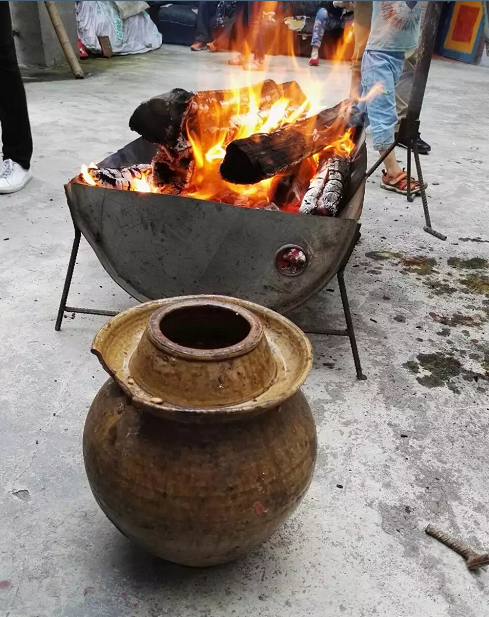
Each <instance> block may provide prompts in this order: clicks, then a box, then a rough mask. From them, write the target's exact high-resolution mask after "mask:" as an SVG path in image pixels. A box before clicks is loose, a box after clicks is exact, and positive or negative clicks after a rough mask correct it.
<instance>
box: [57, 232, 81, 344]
mask: <svg viewBox="0 0 489 617" xmlns="http://www.w3.org/2000/svg"><path fill="white" fill-rule="evenodd" d="M80 238H81V231H80V230H79V229H78V227H75V239H74V240H73V247H72V249H71V256H70V261H69V264H68V271H67V272H66V279H65V284H64V287H63V293H62V294H61V302H60V303H59V310H58V317H57V319H56V325H55V326H54V329H55V330H56V332H59V330H60V329H61V324H62V322H63V316H64V312H65V308H66V301H67V300H68V293H69V291H70V285H71V279H72V278H73V270H74V269H75V264H76V256H77V255H78V248H79V246H80Z"/></svg>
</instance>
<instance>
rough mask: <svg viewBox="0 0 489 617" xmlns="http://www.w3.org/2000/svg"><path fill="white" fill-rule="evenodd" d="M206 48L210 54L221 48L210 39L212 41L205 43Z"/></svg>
mask: <svg viewBox="0 0 489 617" xmlns="http://www.w3.org/2000/svg"><path fill="white" fill-rule="evenodd" d="M207 49H208V50H209V51H210V52H211V54H215V53H216V52H218V51H221V49H220V48H219V45H218V44H217V43H215V42H214V41H212V43H209V45H207Z"/></svg>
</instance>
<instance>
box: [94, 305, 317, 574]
mask: <svg viewBox="0 0 489 617" xmlns="http://www.w3.org/2000/svg"><path fill="white" fill-rule="evenodd" d="M92 351H93V352H94V353H95V354H96V355H97V356H98V358H99V359H100V362H101V363H102V365H103V366H104V368H105V369H106V371H107V372H108V373H109V375H110V376H111V378H110V379H109V381H108V382H107V383H106V384H105V385H104V386H102V388H101V390H100V391H99V393H98V394H97V396H96V397H95V400H94V401H93V404H92V406H91V408H90V411H89V413H88V417H87V421H86V425H85V431H84V439H83V451H84V458H85V467H86V471H87V475H88V479H89V482H90V486H91V488H92V491H93V494H94V496H95V498H96V500H97V502H98V503H99V505H100V507H101V508H102V510H103V511H104V512H105V514H106V515H107V517H108V518H109V519H110V520H111V521H112V522H113V523H114V525H115V526H116V527H117V528H118V529H119V530H120V531H121V532H122V533H123V534H125V535H126V536H127V537H128V538H131V539H132V540H134V541H135V542H137V543H138V544H139V545H141V546H142V547H144V548H145V549H146V550H148V551H149V552H151V553H154V554H155V555H158V556H160V557H162V558H164V559H167V560H170V561H173V562H176V563H179V564H184V565H190V566H208V565H214V564H218V563H223V562H226V561H230V560H232V559H235V558H237V557H239V556H241V555H243V554H245V553H247V552H248V551H250V550H251V549H253V548H255V547H256V546H258V545H260V544H261V543H262V542H264V541H265V540H267V538H269V536H270V535H271V534H272V533H273V532H274V531H276V530H277V529H278V528H279V527H280V526H281V525H282V524H283V522H284V521H285V520H286V519H287V518H288V517H289V516H290V514H291V513H292V512H293V511H294V510H295V508H296V507H297V505H298V504H299V502H300V501H301V499H302V498H303V496H304V494H305V493H306V491H307V488H308V486H309V484H310V482H311V478H312V474H313V470H314V464H315V459H316V430H315V425H314V421H313V418H312V415H311V411H310V409H309V405H308V403H307V401H306V399H305V397H304V395H303V394H302V392H301V391H300V386H301V385H302V383H303V382H304V380H305V379H306V377H307V374H308V373H309V370H310V368H311V363H312V355H311V347H310V344H309V341H308V340H307V338H306V336H305V335H304V334H303V333H302V332H301V330H299V328H297V326H295V325H294V324H292V323H291V322H290V321H288V320H287V319H286V318H284V317H282V316H280V315H279V314H277V313H275V312H273V311H271V310H269V309H265V308H263V307H260V306H258V305H256V304H253V303H251V302H245V301H241V300H236V299H233V298H227V297H221V296H190V297H184V298H173V299H168V300H159V301H155V302H147V303H145V304H141V305H139V306H136V307H135V308H132V309H129V310H128V311H125V312H123V313H121V314H119V315H117V316H116V317H114V318H113V319H111V320H110V321H109V322H108V323H107V324H106V325H105V326H104V327H103V328H102V329H101V330H100V332H99V333H98V334H97V336H96V337H95V340H94V343H93V347H92Z"/></svg>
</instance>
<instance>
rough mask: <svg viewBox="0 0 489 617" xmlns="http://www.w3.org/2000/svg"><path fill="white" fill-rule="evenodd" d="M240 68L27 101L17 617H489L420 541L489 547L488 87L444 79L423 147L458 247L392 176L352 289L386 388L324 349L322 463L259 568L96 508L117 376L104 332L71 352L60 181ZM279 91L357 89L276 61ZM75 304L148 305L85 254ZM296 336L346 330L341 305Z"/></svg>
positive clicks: (446, 559) (11, 584) (73, 336)
mask: <svg viewBox="0 0 489 617" xmlns="http://www.w3.org/2000/svg"><path fill="white" fill-rule="evenodd" d="M226 60H227V55H226V54H218V55H209V54H191V53H190V52H189V51H188V50H185V49H180V48H176V47H163V48H162V49H161V50H160V51H158V52H156V53H152V54H148V55H146V56H139V57H136V58H128V59H114V60H112V61H105V60H99V61H97V62H94V63H92V65H91V66H92V67H93V68H94V71H95V73H94V75H93V76H92V77H90V78H89V79H86V80H85V81H74V80H71V79H68V80H63V79H62V78H63V75H60V74H56V75H53V77H52V78H53V81H42V80H39V79H38V75H33V76H32V79H31V80H30V81H31V83H29V84H28V85H27V94H28V99H29V105H30V112H31V118H32V125H33V132H34V140H35V146H36V151H35V156H34V161H33V172H34V176H35V178H34V180H33V181H32V182H31V183H30V184H29V185H28V187H27V188H26V189H25V190H24V191H22V192H21V193H19V194H16V195H12V196H1V197H0V222H1V234H0V263H1V268H0V341H1V349H2V356H1V359H0V366H1V385H2V387H1V389H0V408H1V425H2V430H1V432H0V452H1V457H0V478H1V481H0V486H1V497H0V516H1V520H2V531H1V534H0V551H1V558H0V614H1V615H5V616H8V617H87V616H91V615H94V616H95V615H97V616H110V617H112V616H114V617H116V616H117V617H129V616H136V615H138V616H139V615H141V616H143V615H144V616H148V617H158V616H162V615H171V616H186V615H189V616H190V615H191V616H192V617H204V616H212V617H221V616H222V617H224V616H230V615H236V616H239V615H249V614H259V615H262V616H270V617H278V616H280V617H285V616H287V617H297V616H301V615H313V616H318V617H319V616H321V617H324V616H327V617H337V616H339V615H348V616H355V617H357V616H359V617H360V616H367V615H381V616H382V617H401V616H403V617H404V616H405V617H413V616H415V615H426V616H430V617H461V616H463V617H482V616H483V615H489V593H488V588H489V578H488V574H487V572H481V573H478V574H471V573H469V572H468V571H467V569H466V568H465V565H464V562H463V560H462V559H461V558H460V557H458V556H457V555H455V554H454V553H452V552H451V551H450V550H448V549H447V548H445V547H443V546H442V545H440V544H438V543H437V542H435V541H434V540H432V539H430V538H428V537H427V536H425V534H424V531H423V530H424V527H425V526H426V524H427V523H428V522H431V523H436V524H438V525H439V526H440V527H442V528H444V529H446V530H450V531H453V533H454V534H455V535H457V536H460V537H461V538H464V539H466V540H468V541H469V542H470V544H471V545H472V546H474V547H475V548H484V547H485V548H486V549H489V517H488V514H487V495H488V494H489V458H488V450H487V434H488V433H487V431H488V424H489V420H488V417H489V414H488V411H489V397H488V395H487V391H488V389H489V382H488V377H487V374H488V371H489V345H488V342H487V338H485V336H487V323H488V319H489V288H488V281H489V278H488V277H489V268H488V266H487V262H483V261H479V262H477V261H475V262H469V263H467V262H466V261H464V260H467V259H472V258H484V259H487V258H488V257H489V244H487V242H488V241H489V224H488V221H489V215H488V210H487V207H488V203H487V178H488V176H489V163H488V161H489V141H488V139H487V136H488V134H489V120H488V116H487V114H486V113H484V110H486V109H487V93H488V91H489V72H488V70H487V69H484V68H476V67H470V66H466V65H462V64H455V63H448V62H435V63H434V65H433V67H432V73H431V77H430V81H429V88H428V92H427V97H426V104H425V107H424V112H423V118H422V119H423V131H422V132H423V137H424V138H425V139H426V140H427V141H429V142H430V143H431V144H432V146H433V152H432V154H431V155H430V156H428V157H424V158H423V166H424V169H425V173H426V178H427V179H428V181H429V183H430V187H429V191H428V193H429V195H430V203H431V209H432V216H433V221H434V225H435V226H436V227H437V228H439V229H440V230H442V231H444V232H445V233H446V234H448V240H447V242H445V243H443V242H440V241H439V240H436V239H434V238H432V237H430V236H428V235H427V234H425V233H424V232H423V230H422V225H423V219H422V209H421V203H420V200H417V201H416V202H415V203H414V204H408V203H407V202H406V200H405V199H404V198H402V197H400V196H397V195H392V194H387V193H385V192H384V191H381V189H380V187H379V176H378V175H375V176H374V177H372V179H371V180H370V182H369V184H368V187H367V195H366V201H365V210H364V215H363V237H362V241H361V244H360V245H359V246H358V247H357V249H356V251H355V253H354V256H353V258H352V260H351V262H350V265H349V267H348V270H347V274H346V278H347V283H348V286H349V290H350V296H351V304H352V309H353V313H354V320H355V325H356V328H357V334H358V341H359V346H360V351H361V355H362V360H363V364H364V369H365V372H366V373H367V375H368V380H367V381H365V382H357V381H356V380H355V378H354V373H353V366H352V360H351V356H350V352H349V346H348V341H347V340H343V339H338V338H325V337H318V336H314V337H312V342H313V345H314V350H315V362H314V369H313V371H312V373H311V375H310V377H309V379H308V381H307V383H306V386H305V393H306V395H307V396H308V398H309V401H310V403H311V407H312V410H313V413H314V416H315V419H316V422H317V427H318V438H319V457H318V462H317V468H316V473H315V477H314V481H313V484H312V487H311V489H310V491H309V493H308V495H307V497H306V499H305V500H304V502H303V504H302V506H301V507H300V509H299V510H298V511H297V513H296V514H295V515H294V517H293V518H292V520H291V521H290V522H289V523H287V524H286V525H285V527H284V528H283V529H282V530H281V531H279V532H278V533H277V534H276V535H275V536H273V537H272V539H271V540H270V541H269V542H268V543H267V544H266V545H265V546H263V547H262V548H260V549H258V550H256V551H255V552H254V553H253V554H251V555H249V556H248V557H247V558H245V559H242V560H241V561H239V562H236V563H234V564H231V565H227V566H222V567H217V568H213V569H207V570H192V569H185V568H181V567H178V566H175V565H172V564H168V563H165V562H162V561H159V560H157V559H155V558H152V557H151V556H148V555H147V554H145V553H143V552H141V551H140V550H138V548H137V547H135V546H134V545H133V544H131V543H130V542H129V541H127V540H126V539H125V538H124V537H123V536H121V535H120V534H119V532H117V531H116V530H115V529H114V528H113V527H112V525H111V524H110V523H109V521H108V520H107V519H106V518H105V517H104V515H103V514H102V512H101V511H100V510H99V508H98V507H97V505H96V503H95V501H94V499H93V497H92V495H91V492H90V489H89V487H88V484H87V480H86V477H85V473H84V468H83V460H82V453H81V435H82V430H83V423H84V420H85V416H86V413H87V409H88V407H89V405H90V402H91V400H92V398H93V396H94V395H95V393H96V391H97V389H98V388H99V387H100V385H101V384H102V383H103V382H104V381H105V378H106V375H105V373H104V372H103V370H102V369H101V367H100V366H99V365H98V362H97V360H96V359H95V357H94V356H92V355H91V354H90V351H89V349H90V343H91V340H92V337H93V335H94V334H95V332H96V331H97V330H98V328H100V327H101V326H102V325H103V323H104V322H105V318H99V317H90V316H80V315H77V316H76V318H74V319H73V320H72V319H69V318H68V319H67V320H66V321H65V324H64V327H63V330H62V331H61V332H60V333H55V332H54V319H55V316H56V311H57V306H58V301H59V296H60V293H61V288H62V283H63V279H64V275H65V268H66V264H67V260H68V256H69V251H70V246H71V242H72V227H71V223H70V219H69V214H68V208H67V206H66V203H65V199H64V194H63V183H65V182H66V181H67V180H68V179H69V178H71V177H73V176H74V175H75V174H76V173H77V172H78V170H79V168H80V165H81V163H83V162H86V163H88V162H90V161H91V160H100V159H102V158H103V157H104V156H105V155H106V154H107V153H109V152H112V151H114V150H116V149H117V148H119V147H120V146H122V145H124V144H125V143H126V142H128V141H130V140H131V139H132V138H133V137H134V135H133V134H131V132H130V131H129V129H128V128H127V121H128V118H129V115H130V113H131V112H132V110H133V109H134V107H135V106H136V105H137V104H138V103H139V102H140V101H141V100H142V99H144V98H147V97H150V96H151V95H154V94H157V93H159V92H162V91H165V90H167V89H170V88H172V87H175V86H182V87H186V88H198V87H202V88H203V87H222V86H225V85H226V83H227V80H228V78H229V76H230V75H232V76H233V77H234V78H235V79H236V80H240V81H241V82H244V79H245V75H244V74H243V73H242V72H241V71H240V69H234V68H233V69H231V68H229V67H228V66H227V64H226ZM85 66H87V65H85ZM269 74H270V76H271V77H273V78H276V79H280V78H287V77H291V76H294V77H295V78H297V79H298V80H299V81H300V82H301V84H304V85H307V84H308V82H310V83H311V84H313V85H315V87H316V89H317V88H319V92H320V94H321V100H322V102H324V103H336V102H337V101H338V100H339V98H340V97H342V96H344V95H346V93H347V90H348V80H349V68H348V66H347V65H343V66H341V67H340V68H339V69H336V70H333V68H332V66H331V65H329V64H327V63H323V64H322V65H321V67H320V68H319V69H317V70H314V72H312V73H309V70H308V68H307V67H306V60H305V59H300V60H299V61H298V68H297V69H294V68H293V66H292V64H291V62H290V61H289V60H288V59H286V58H274V59H272V62H271V67H270V71H269ZM48 77H49V76H48ZM255 77H256V79H257V80H258V79H259V78H261V76H258V75H257V76H254V78H255ZM403 154H404V151H401V150H400V151H399V156H400V157H402V156H403ZM371 160H373V156H372V153H371ZM454 258H456V259H454ZM469 266H478V268H476V269H474V268H473V267H472V268H469ZM71 300H72V302H73V303H77V304H79V305H85V306H94V307H107V308H113V309H124V308H126V307H128V306H130V305H132V304H133V303H134V301H133V300H131V299H130V298H128V297H127V296H126V295H125V293H124V292H122V291H121V290H120V289H119V288H118V287H117V286H116V285H115V284H114V283H113V282H112V281H111V279H110V278H109V277H108V276H107V275H106V274H105V272H104V270H103V269H102V268H101V266H100V265H99V264H98V262H97V260H96V258H95V256H94V255H93V253H92V252H91V250H90V249H89V248H88V247H87V245H86V244H84V245H83V248H82V251H81V253H80V256H79V260H78V266H77V268H76V271H75V278H74V285H73V288H72V293H71ZM296 318H297V320H298V322H299V323H301V324H303V325H305V326H307V325H308V324H309V325H311V324H314V325H315V326H316V327H317V326H319V325H320V324H321V323H322V324H333V323H334V324H338V325H339V324H341V309H340V300H339V294H338V291H337V288H336V285H329V286H328V289H327V290H324V292H323V293H322V294H321V295H320V297H317V298H316V299H315V300H314V301H312V302H311V303H310V304H309V305H308V306H306V307H304V308H303V309H301V310H300V311H299V312H298V314H297V315H296Z"/></svg>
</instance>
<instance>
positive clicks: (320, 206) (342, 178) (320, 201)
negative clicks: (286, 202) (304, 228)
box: [299, 153, 350, 216]
mask: <svg viewBox="0 0 489 617" xmlns="http://www.w3.org/2000/svg"><path fill="white" fill-rule="evenodd" d="M349 170H350V161H349V159H346V158H344V157H342V156H338V155H331V154H329V153H325V154H324V155H323V156H322V157H321V159H320V160H319V166H318V169H317V173H316V175H315V176H314V178H313V180H312V181H311V184H310V186H309V189H308V190H307V192H306V194H305V196H304V199H303V200H302V204H301V206H300V208H299V211H300V212H301V213H302V214H319V215H321V216H336V214H337V213H338V210H339V207H340V205H341V198H342V196H343V192H344V189H345V186H346V182H347V179H348V176H349Z"/></svg>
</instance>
